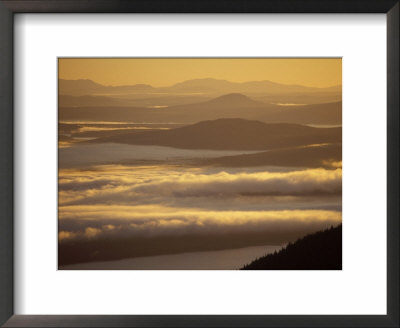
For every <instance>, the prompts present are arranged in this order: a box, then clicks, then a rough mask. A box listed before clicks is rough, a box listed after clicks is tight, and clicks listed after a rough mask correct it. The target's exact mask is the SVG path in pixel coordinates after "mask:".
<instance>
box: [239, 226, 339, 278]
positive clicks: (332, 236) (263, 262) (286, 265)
mask: <svg viewBox="0 0 400 328" xmlns="http://www.w3.org/2000/svg"><path fill="white" fill-rule="evenodd" d="M341 269H342V225H339V226H337V227H335V228H333V227H332V228H330V229H328V230H324V231H319V232H316V233H314V234H311V235H307V236H305V237H303V238H302V239H298V240H297V241H295V242H294V243H289V244H288V245H287V246H286V247H285V248H283V249H282V250H280V251H279V252H277V253H274V254H269V255H266V256H264V257H261V258H259V259H257V260H255V261H253V262H251V263H250V264H248V265H245V266H244V267H243V268H242V270H341Z"/></svg>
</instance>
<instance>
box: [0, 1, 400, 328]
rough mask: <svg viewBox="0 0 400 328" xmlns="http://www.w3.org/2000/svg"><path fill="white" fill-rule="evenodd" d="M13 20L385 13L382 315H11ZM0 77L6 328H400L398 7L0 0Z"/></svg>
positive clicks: (0, 273) (0, 251)
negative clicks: (28, 16) (22, 16)
mask: <svg viewBox="0 0 400 328" xmlns="http://www.w3.org/2000/svg"><path fill="white" fill-rule="evenodd" d="M17 13H385V14H386V16H387V315H347V316H344V315H343V316H342V315H326V316H324V315H289V316H282V315H265V316H264V315H255V316H253V315H251V316H245V315H239V316H229V315H212V316H208V315H204V316H203V315H194V316H187V315H183V316H180V315H167V316H166V315H161V316H157V315H150V316H146V315H131V316H130V315H117V316H114V315H104V316H103V315H94V316H90V315H35V316H31V315H14V306H13V303H14V297H13V291H14V288H13V286H14V281H13V277H14V271H13V242H14V240H13V213H14V211H13V210H14V203H13V193H14V187H13V183H14V179H13V176H14V170H13V167H14V162H13V153H14V144H13V140H14V137H13V134H14V129H13V28H14V24H13V21H14V14H17ZM0 73H1V74H0V213H1V214H0V215H1V216H0V324H3V325H4V326H5V327H111V326H114V327H150V326H152V327H153V326H154V327H158V326H159V327H164V326H175V327H198V326H206V327H211V326H218V327H222V326H224V327H226V326H232V327H242V326H243V327H399V202H398V199H399V91H398V90H399V1H398V0H269V1H266V0H219V1H218V0H217V1H215V0H197V1H194V0H192V1H189V0H60V1H54V0H39V1H36V0H30V1H29V0H28V1H20V0H13V1H12V0H0ZM366 288H368V286H366Z"/></svg>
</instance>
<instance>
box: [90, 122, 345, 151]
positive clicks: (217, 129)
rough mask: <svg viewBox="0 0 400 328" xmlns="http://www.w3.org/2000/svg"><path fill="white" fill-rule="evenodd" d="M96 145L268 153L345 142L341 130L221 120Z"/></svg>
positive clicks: (131, 134) (125, 135) (105, 140)
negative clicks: (274, 150) (268, 151)
mask: <svg viewBox="0 0 400 328" xmlns="http://www.w3.org/2000/svg"><path fill="white" fill-rule="evenodd" d="M92 142H114V143H124V144H132V145H158V146H168V147H175V148H183V149H215V150H223V149H224V150H268V149H272V148H277V147H294V146H301V145H309V144H318V143H337V142H341V128H331V129H318V128H312V127H308V126H303V125H297V124H266V123H263V122H259V121H249V120H243V119H219V120H214V121H203V122H199V123H196V124H193V125H189V126H184V127H181V128H176V129H171V130H157V131H139V132H134V133H126V134H120V135H117V136H112V137H107V138H99V139H96V140H94V141H92Z"/></svg>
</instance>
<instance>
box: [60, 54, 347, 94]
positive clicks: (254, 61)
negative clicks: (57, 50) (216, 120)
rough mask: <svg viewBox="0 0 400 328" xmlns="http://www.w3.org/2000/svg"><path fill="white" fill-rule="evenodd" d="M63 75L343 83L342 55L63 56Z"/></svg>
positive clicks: (114, 80)
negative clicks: (220, 56) (311, 56)
mask: <svg viewBox="0 0 400 328" xmlns="http://www.w3.org/2000/svg"><path fill="white" fill-rule="evenodd" d="M58 69H59V78H61V79H67V80H76V79H90V80H93V81H95V82H97V83H100V84H104V85H130V84H137V83H144V84H150V85H152V86H155V87H160V86H169V85H172V84H175V83H178V82H182V81H185V80H190V79H198V78H210V77H211V78H215V79H223V80H228V81H232V82H246V81H261V80H270V81H273V82H277V83H283V84H300V85H304V86H312V87H330V86H334V85H339V84H342V60H341V58H309V59H304V58H302V59H299V58H280V59H278V58H251V59H249V58H235V59H221V58H208V59H207V58H201V59H200V58H168V59H166V58H60V59H59V67H58Z"/></svg>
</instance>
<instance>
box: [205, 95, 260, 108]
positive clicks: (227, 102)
mask: <svg viewBox="0 0 400 328" xmlns="http://www.w3.org/2000/svg"><path fill="white" fill-rule="evenodd" d="M203 104H204V105H208V106H218V107H221V106H222V107H260V106H265V104H263V103H262V102H259V101H255V100H253V99H251V98H250V97H247V96H245V95H242V94H241V93H230V94H227V95H223V96H220V97H217V98H214V99H211V100H209V101H206V102H204V103H203Z"/></svg>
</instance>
